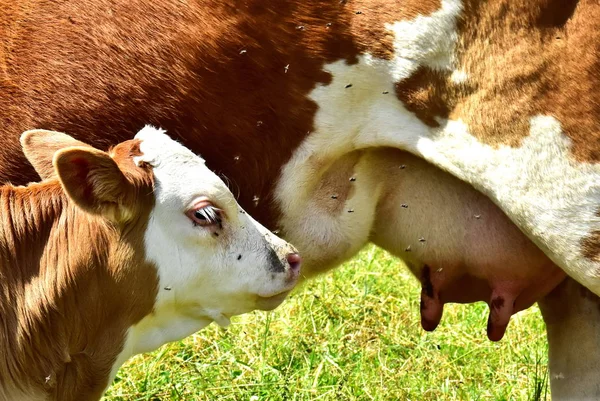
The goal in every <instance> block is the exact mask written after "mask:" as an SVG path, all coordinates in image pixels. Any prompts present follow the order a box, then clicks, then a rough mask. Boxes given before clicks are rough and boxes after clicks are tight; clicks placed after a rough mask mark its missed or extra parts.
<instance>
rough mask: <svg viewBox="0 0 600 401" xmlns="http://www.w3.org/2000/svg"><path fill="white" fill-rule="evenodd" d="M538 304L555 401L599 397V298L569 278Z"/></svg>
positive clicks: (595, 398)
mask: <svg viewBox="0 0 600 401" xmlns="http://www.w3.org/2000/svg"><path fill="white" fill-rule="evenodd" d="M538 304H539V306H540V309H541V311H542V316H543V318H544V322H545V323H546V331H547V333H548V345H549V368H550V388H551V391H552V400H554V401H557V400H558V401H560V400H598V399H600V297H598V296H596V295H595V294H593V293H592V292H591V291H589V290H588V289H587V288H585V287H583V286H582V285H581V284H579V283H578V282H576V281H575V280H573V279H571V278H567V279H565V280H564V281H563V282H562V283H561V284H560V285H559V286H557V287H556V288H555V289H554V290H553V291H552V292H551V293H550V294H548V295H547V296H546V297H544V298H543V299H542V300H540V301H539V302H538Z"/></svg>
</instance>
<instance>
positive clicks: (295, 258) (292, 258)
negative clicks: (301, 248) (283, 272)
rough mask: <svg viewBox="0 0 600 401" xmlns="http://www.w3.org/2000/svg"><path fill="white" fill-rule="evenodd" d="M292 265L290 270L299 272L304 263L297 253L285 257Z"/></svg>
mask: <svg viewBox="0 0 600 401" xmlns="http://www.w3.org/2000/svg"><path fill="white" fill-rule="evenodd" d="M285 258H286V259H287V261H288V263H289V264H290V268H291V269H292V270H298V269H299V268H300V264H301V263H302V258H301V257H300V255H298V254H297V253H288V255H287V256H286V257H285Z"/></svg>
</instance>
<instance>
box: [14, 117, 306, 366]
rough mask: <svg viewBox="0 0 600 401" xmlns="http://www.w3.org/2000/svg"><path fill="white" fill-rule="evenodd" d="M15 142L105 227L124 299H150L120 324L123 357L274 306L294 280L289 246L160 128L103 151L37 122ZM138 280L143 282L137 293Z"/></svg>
mask: <svg viewBox="0 0 600 401" xmlns="http://www.w3.org/2000/svg"><path fill="white" fill-rule="evenodd" d="M21 142H22V145H23V148H24V151H25V154H26V156H27V157H28V159H29V160H30V162H31V163H32V164H33V166H34V167H35V168H36V171H37V172H38V173H39V174H40V176H42V178H52V177H55V178H58V180H59V181H60V183H61V186H62V188H63V190H64V192H65V193H66V194H67V196H68V197H69V198H70V199H71V200H72V201H73V202H74V203H75V204H76V205H77V206H78V208H79V209H80V210H83V211H84V212H85V213H83V215H84V216H88V217H87V218H89V219H92V220H94V221H96V222H97V221H100V222H102V224H103V225H104V226H105V227H109V230H108V232H110V233H111V234H110V235H108V236H107V237H106V239H105V241H106V242H107V243H108V248H109V249H110V251H108V254H109V256H107V257H108V259H109V265H110V266H109V268H111V269H113V275H114V277H115V281H116V282H118V283H119V284H118V285H121V286H122V287H125V288H126V289H127V288H128V286H129V288H130V289H131V294H132V296H131V299H130V300H129V301H130V302H131V303H132V304H133V303H135V302H138V301H139V299H141V298H147V297H148V296H150V298H151V302H152V304H151V307H150V308H149V309H148V310H146V313H145V314H142V316H138V318H137V319H135V321H134V322H132V325H131V326H130V327H129V328H128V330H127V343H126V344H125V346H124V349H123V352H124V358H121V359H123V360H124V359H126V358H127V357H128V356H130V355H132V354H135V353H139V352H144V351H148V350H151V349H153V348H156V347H158V346H160V345H162V344H163V343H165V342H168V341H173V340H176V339H180V338H183V337H185V336H187V335H189V334H191V333H193V332H195V331H197V330H199V329H200V328H202V327H203V326H205V325H206V324H209V323H210V322H212V321H216V322H217V323H219V324H221V325H226V324H228V322H229V318H230V317H231V316H232V315H237V314H242V313H245V312H249V311H251V310H254V309H264V310H269V309H273V308H275V307H276V306H278V305H279V304H280V303H281V302H282V301H283V299H284V298H285V296H286V295H287V294H288V293H289V291H291V289H292V288H293V287H294V285H295V284H296V282H297V279H298V276H299V266H300V257H299V256H298V254H297V253H296V251H295V249H294V248H293V247H292V246H291V245H290V244H288V243H286V242H284V241H283V240H281V239H279V238H278V237H276V236H275V235H273V234H272V233H270V232H269V231H268V230H266V229H265V228H264V227H263V226H261V225H260V224H259V223H257V222H256V221H255V220H254V219H252V217H250V216H249V215H248V214H247V213H245V212H244V210H242V208H241V207H240V206H239V205H238V204H237V202H236V200H235V198H234V196H233V194H232V193H231V192H230V191H229V190H228V188H227V186H226V185H225V184H224V183H223V181H221V180H220V179H219V178H218V177H217V176H216V175H215V174H214V173H213V172H212V171H210V170H209V169H208V168H207V167H206V165H205V163H204V160H203V159H202V158H200V157H198V156H197V155H195V154H193V153H192V152H191V151H190V150H188V149H187V148H185V147H184V146H182V145H180V144H179V143H177V142H175V141H174V140H172V139H170V138H169V137H168V136H167V135H166V134H164V132H163V131H161V130H158V129H155V128H152V127H145V128H144V129H142V130H141V131H140V132H139V133H138V134H137V135H136V136H135V138H134V139H133V140H130V141H126V142H123V143H121V144H119V145H117V146H115V147H114V148H112V149H111V150H110V151H109V152H103V151H101V150H98V149H95V148H92V147H90V146H88V145H86V144H84V143H81V142H79V141H76V140H75V139H73V138H71V137H69V136H68V135H65V134H60V133H56V132H51V131H43V130H35V131H28V132H26V133H25V134H23V136H22V139H21ZM132 272H133V273H132ZM148 277H151V278H153V279H152V280H149V279H148ZM128 280H130V281H131V282H123V281H128ZM140 282H144V283H146V285H147V286H148V287H149V288H146V290H145V291H146V293H145V294H141V295H140V292H143V291H144V290H143V289H141V290H140V289H139V285H140ZM134 288H137V290H136V291H137V293H136V292H135V291H134V290H133V289H134ZM122 307H123V308H132V307H133V306H132V305H122ZM121 362H122V361H121Z"/></svg>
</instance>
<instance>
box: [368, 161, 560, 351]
mask: <svg viewBox="0 0 600 401" xmlns="http://www.w3.org/2000/svg"><path fill="white" fill-rule="evenodd" d="M376 160H377V165H376V166H373V167H374V169H376V170H377V171H378V172H379V174H380V176H381V177H385V184H384V185H383V188H382V189H381V199H380V201H379V206H378V208H377V212H376V218H375V220H374V225H373V235H372V241H373V242H374V243H376V244H378V245H379V246H381V247H383V248H384V249H386V250H388V251H390V252H391V253H393V254H395V255H397V256H399V257H401V258H403V259H405V260H406V261H407V262H408V265H409V266H410V267H411V270H412V271H413V273H414V274H415V275H416V276H417V277H419V278H420V280H421V282H422V285H423V290H422V294H421V301H422V302H421V317H422V324H423V327H424V328H425V329H427V330H433V329H434V328H435V327H436V326H437V324H438V323H439V321H440V318H441V316H442V311H443V305H444V303H446V302H462V303H466V302H474V301H486V302H488V304H489V305H490V317H489V320H488V336H489V337H490V339H492V340H499V339H500V338H502V336H503V335H504V331H505V330H506V327H507V325H508V322H509V319H510V317H511V315H512V314H514V313H516V312H518V311H520V310H523V309H525V308H528V307H529V306H531V305H532V304H533V303H534V302H536V301H537V300H539V299H540V298H542V297H544V296H545V295H546V294H547V293H548V292H549V291H551V290H552V289H553V288H554V287H555V286H556V285H557V284H558V283H560V281H562V280H563V279H564V276H565V275H564V273H563V272H562V270H561V269H559V268H558V267H557V266H556V265H554V264H553V263H552V262H551V261H550V260H549V259H548V258H547V257H546V256H545V255H544V253H543V252H542V251H541V250H539V249H538V248H537V247H536V246H535V245H534V244H533V243H532V242H531V241H530V240H529V239H528V238H527V237H526V236H525V235H524V234H523V233H522V232H521V231H520V230H519V229H518V228H517V227H516V226H515V225H514V224H513V223H512V222H511V221H510V220H509V219H508V217H506V215H505V214H504V213H503V212H502V211H501V210H500V209H499V208H498V207H497V206H496V205H495V204H494V203H493V202H491V201H490V200H489V199H488V198H487V197H485V196H483V195H482V194H480V193H479V192H477V191H476V190H474V189H473V188H472V187H471V186H470V185H468V184H466V183H464V182H462V181H460V180H457V179H456V178H454V177H452V176H450V175H449V174H447V173H445V172H443V171H441V170H440V169H438V168H436V167H433V166H432V165H429V164H428V163H426V162H425V161H423V160H422V159H419V158H416V157H414V156H412V155H409V154H407V153H404V152H400V151H392V150H389V151H381V152H379V156H378V157H377V158H376ZM399 166H402V168H399Z"/></svg>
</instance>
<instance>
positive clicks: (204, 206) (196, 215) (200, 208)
mask: <svg viewBox="0 0 600 401" xmlns="http://www.w3.org/2000/svg"><path fill="white" fill-rule="evenodd" d="M221 213H222V212H221V209H219V208H217V207H215V206H213V205H212V204H211V203H209V202H202V203H199V204H197V205H196V206H194V207H193V208H192V209H191V210H189V211H188V212H187V213H186V215H187V216H188V217H189V218H190V220H192V223H194V225H196V226H213V225H219V226H220V225H221V222H222V217H221Z"/></svg>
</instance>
